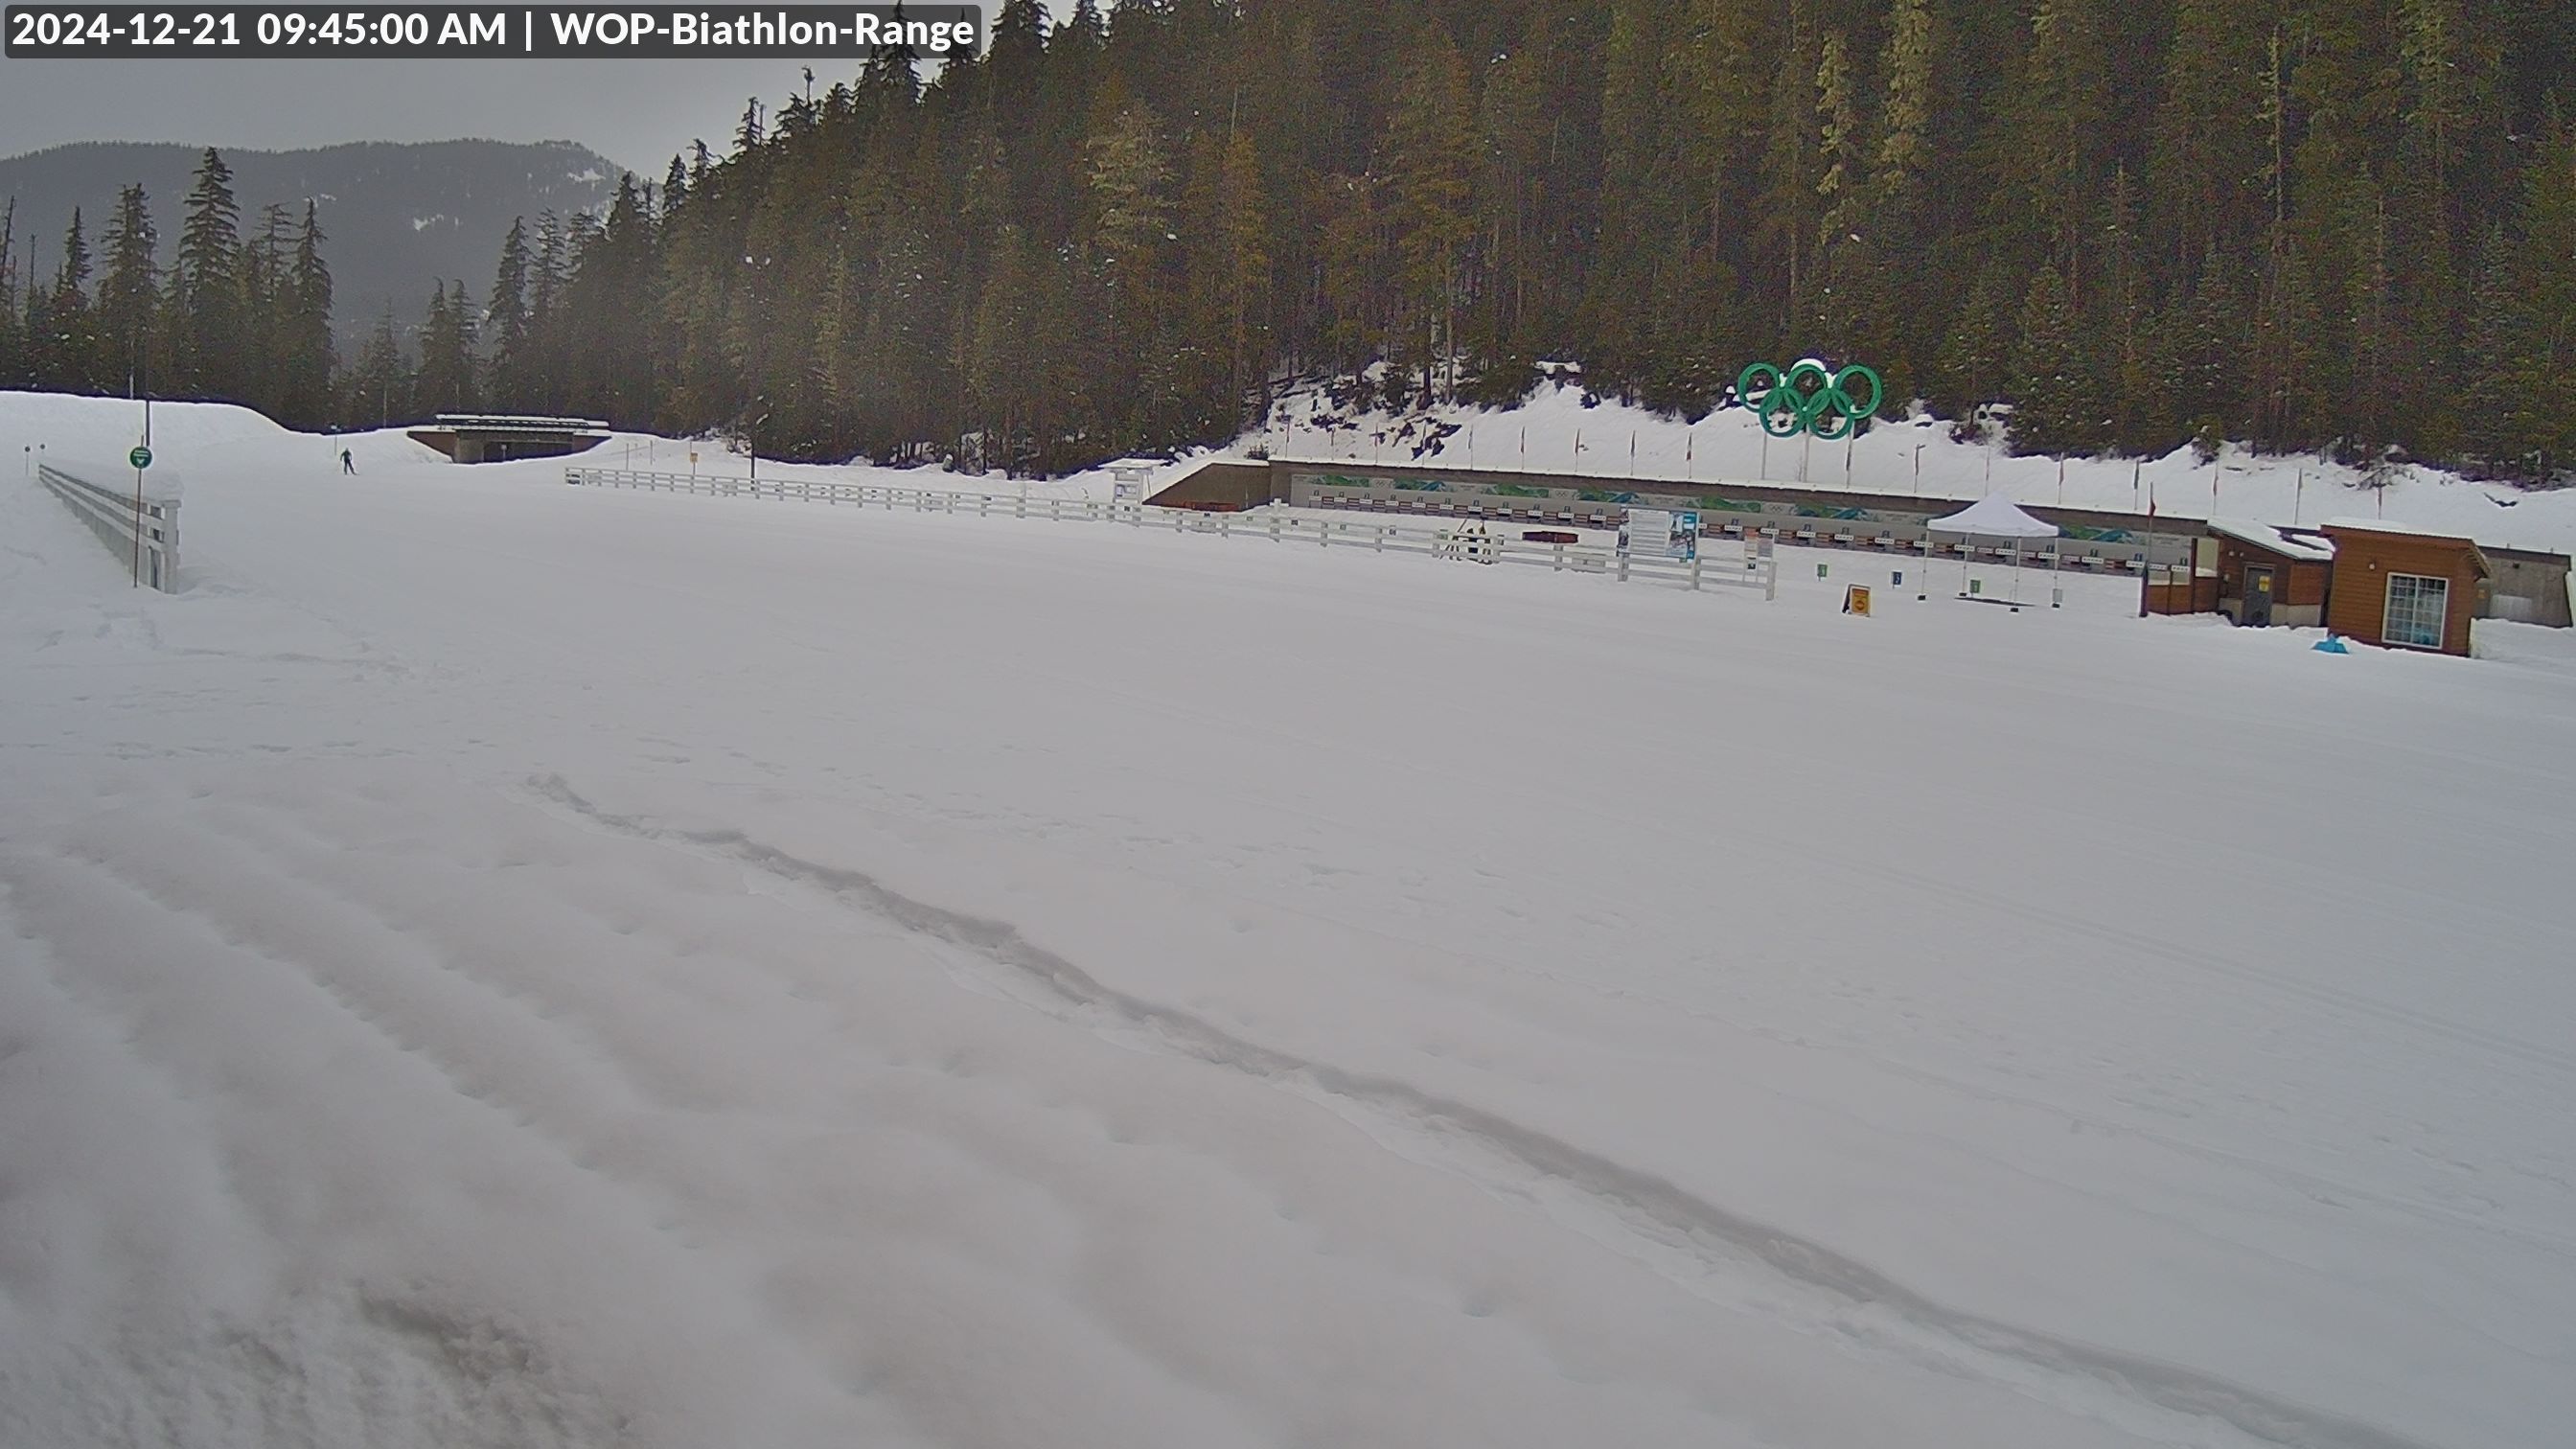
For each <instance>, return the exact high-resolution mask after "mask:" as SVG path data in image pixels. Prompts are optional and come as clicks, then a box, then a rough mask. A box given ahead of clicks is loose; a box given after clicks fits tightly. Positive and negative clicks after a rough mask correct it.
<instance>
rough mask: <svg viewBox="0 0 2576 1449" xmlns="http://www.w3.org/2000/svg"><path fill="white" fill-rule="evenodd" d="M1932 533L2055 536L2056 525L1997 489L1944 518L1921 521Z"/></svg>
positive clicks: (2025, 536) (1985, 535)
mask: <svg viewBox="0 0 2576 1449" xmlns="http://www.w3.org/2000/svg"><path fill="white" fill-rule="evenodd" d="M1924 526H1925V527H1926V528H1929V529H1930V530H1931V531H1932V532H1934V533H1964V534H1968V535H1971V536H1973V537H1977V538H2055V537H2057V525H2056V524H2054V523H2044V522H2042V521H2040V520H2039V519H2036V518H2033V517H2031V516H2030V515H2029V514H2027V513H2024V512H2022V511H2021V507H2020V505H2018V504H2016V503H2014V502H2013V501H2012V500H2011V499H2009V498H2006V497H2005V496H2004V495H2002V494H2000V493H1990V494H1988V495H1986V496H1985V497H1983V498H1981V499H1978V500H1977V501H1976V502H1974V503H1971V504H1969V505H1968V506H1967V507H1965V508H1962V509H1960V510H1959V511H1958V512H1956V513H1953V514H1951V515H1950V516H1949V517H1947V518H1936V519H1933V520H1932V521H1931V522H1930V523H1928V524H1926V525H1924Z"/></svg>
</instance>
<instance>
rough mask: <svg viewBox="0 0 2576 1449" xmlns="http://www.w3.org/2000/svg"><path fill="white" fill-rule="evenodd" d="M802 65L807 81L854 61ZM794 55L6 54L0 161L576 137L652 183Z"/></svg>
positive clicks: (774, 86)
mask: <svg viewBox="0 0 2576 1449" xmlns="http://www.w3.org/2000/svg"><path fill="white" fill-rule="evenodd" d="M829 66H830V69H827V68H826V66H825V65H823V64H817V65H816V66H815V67H814V73H815V78H816V87H817V89H820V88H821V87H822V86H823V85H827V84H829V83H830V82H831V81H832V80H833V79H834V78H836V77H839V76H841V74H842V72H844V71H846V72H848V74H850V75H855V74H856V73H857V71H858V67H859V62H857V61H833V62H830V63H829ZM800 69H801V67H800V65H799V63H798V62H796V61H792V60H674V61H661V60H591V61H549V60H491V61H445V60H376V61H334V60H274V61H268V60H211V61H210V60H129V61H114V60H7V59H0V156H14V155H17V154H19V153H21V152H26V151H36V150H41V149H43V148H45V147H47V146H55V145H60V144H62V143H64V142H66V141H181V142H185V143H187V144H189V145H194V146H209V145H210V146H216V147H235V148H245V149H254V150H284V149H288V148H292V147H298V146H327V145H330V144H332V143H334V142H339V141H450V140H456V139H459V138H463V137H481V138H487V139H490V140H496V141H578V142H580V143H581V144H583V145H585V146H588V147H590V148H591V149H592V150H594V151H597V152H599V153H600V154H601V155H603V156H606V157H607V158H608V159H610V160H611V161H615V162H617V163H619V164H621V165H624V166H627V167H631V168H633V169H635V170H637V171H640V172H642V173H644V174H645V175H647V176H649V177H651V178H652V179H655V180H659V179H660V177H661V174H662V169H663V168H664V167H665V166H667V165H669V164H670V160H671V156H672V154H673V153H675V152H677V151H680V150H682V149H683V148H685V147H686V146H687V145H688V144H689V141H690V139H691V138H692V137H697V136H703V137H705V138H706V140H707V144H708V145H710V146H713V147H715V148H716V149H717V150H719V151H722V150H724V149H725V148H726V146H727V144H728V143H729V142H730V140H731V138H732V136H733V128H734V124H735V122H736V121H737V120H739V119H740V117H741V115H742V107H743V102H744V101H745V100H747V99H749V98H750V97H752V96H754V95H757V96H759V97H760V98H761V100H762V101H763V102H764V103H766V104H768V105H769V106H771V107H773V108H774V107H775V106H776V105H777V103H778V102H779V101H780V100H783V99H784V98H786V97H787V96H788V95H789V94H791V93H792V92H794V91H796V90H798V89H800V88H801V87H802V86H803V84H804V82H803V79H802V77H801V75H800V74H799V71H800Z"/></svg>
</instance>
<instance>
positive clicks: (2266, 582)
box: [2209, 518, 2335, 629]
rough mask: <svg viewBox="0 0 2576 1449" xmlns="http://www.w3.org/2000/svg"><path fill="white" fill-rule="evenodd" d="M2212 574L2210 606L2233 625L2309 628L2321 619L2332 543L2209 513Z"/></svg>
mask: <svg viewBox="0 0 2576 1449" xmlns="http://www.w3.org/2000/svg"><path fill="white" fill-rule="evenodd" d="M2209 531H2210V532H2211V533H2212V534H2215V535H2216V539H2215V542H2216V543H2217V545H2218V548H2217V555H2218V557H2217V560H2216V562H2215V564H2213V565H2212V567H2211V570H2210V571H2211V572H2212V573H2214V574H2216V575H2217V585H2218V586H2217V590H2216V596H2215V602H2214V603H2213V604H2212V607H2213V608H2214V609H2215V610H2216V611H2217V612H2219V613H2221V614H2225V615H2226V616H2227V617H2228V618H2230V619H2232V620H2234V621H2235V622H2237V623H2239V624H2246V625H2251V626H2255V627H2258V628H2259V627H2262V626H2266V625H2272V624H2279V625H2282V626H2284V627H2287V628H2308V629H2313V628H2315V627H2316V626H2317V625H2319V624H2321V623H2323V622H2325V613H2326V593H2327V589H2328V585H2329V583H2330V581H2331V580H2332V577H2333V574H2334V561H2335V546H2334V544H2333V543H2332V542H2331V541H2330V540H2328V539H2326V538H2324V537H2322V536H2321V535H2318V534H2315V533H2309V532H2304V531H2302V530H2298V529H2287V528H2274V527H2272V526H2271V525H2269V524H2263V523H2249V522H2243V521H2240V520H2237V519H2232V518H2213V519H2211V520H2210V521H2209Z"/></svg>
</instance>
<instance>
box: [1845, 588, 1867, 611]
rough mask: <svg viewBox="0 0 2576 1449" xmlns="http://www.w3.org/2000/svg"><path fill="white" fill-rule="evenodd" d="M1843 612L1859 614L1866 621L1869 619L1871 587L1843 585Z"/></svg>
mask: <svg viewBox="0 0 2576 1449" xmlns="http://www.w3.org/2000/svg"><path fill="white" fill-rule="evenodd" d="M1843 612H1844V613H1846V614H1858V615H1860V616H1861V617H1862V618H1864V619H1866V618H1868V617H1869V585H1867V584H1845V585H1843Z"/></svg>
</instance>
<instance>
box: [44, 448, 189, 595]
mask: <svg viewBox="0 0 2576 1449" xmlns="http://www.w3.org/2000/svg"><path fill="white" fill-rule="evenodd" d="M102 471H103V470H100V469H95V468H84V469H83V470H82V472H80V473H75V472H72V471H71V470H70V469H69V468H67V467H64V466H62V465H60V464H55V463H46V464H42V465H40V466H39V467H38V468H37V469H36V477H37V479H38V480H39V481H41V482H42V483H43V484H44V485H45V487H46V488H48V489H50V490H51V491H52V492H53V495H54V496H55V497H57V498H59V499H61V500H63V502H65V503H67V504H69V505H71V510H72V512H74V513H77V514H79V515H80V516H81V521H82V522H84V523H87V524H88V525H89V527H90V531H91V532H92V533H95V534H97V535H98V536H99V539H100V541H101V542H104V543H105V544H106V545H107V546H108V547H109V548H110V549H112V550H114V551H115V553H116V561H117V562H118V563H119V564H122V565H125V566H126V567H128V568H130V569H132V570H133V572H134V577H135V581H136V582H137V583H145V584H150V585H151V586H152V587H154V588H156V589H159V590H161V591H162V592H163V593H165V594H166V593H176V592H178V589H179V500H177V499H176V498H155V497H153V496H151V495H150V494H149V493H145V494H144V495H142V497H141V499H140V501H139V502H138V501H137V497H136V494H135V491H134V489H132V488H130V487H125V486H121V485H109V484H103V483H100V482H98V481H96V480H95V479H94V478H92V477H87V476H84V474H96V473H101V472H102Z"/></svg>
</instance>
